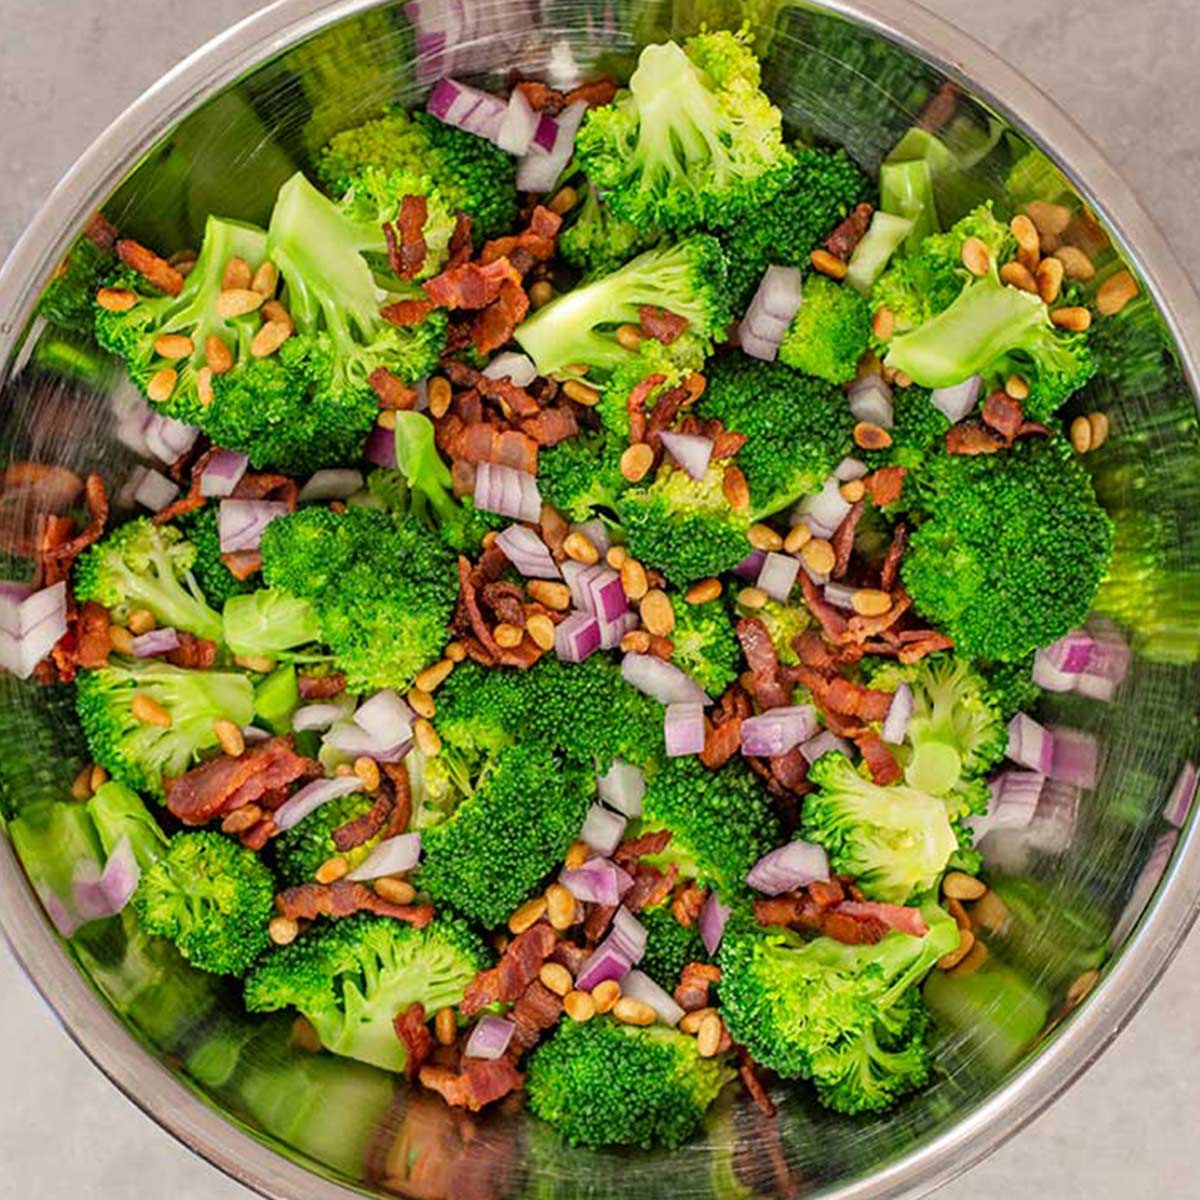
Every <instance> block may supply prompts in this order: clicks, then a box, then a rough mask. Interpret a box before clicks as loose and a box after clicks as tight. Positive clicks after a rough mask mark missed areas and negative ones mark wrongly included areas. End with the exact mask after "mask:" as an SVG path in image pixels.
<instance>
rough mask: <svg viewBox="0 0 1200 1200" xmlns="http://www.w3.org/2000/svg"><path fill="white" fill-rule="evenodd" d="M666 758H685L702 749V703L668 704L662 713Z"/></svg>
mask: <svg viewBox="0 0 1200 1200" xmlns="http://www.w3.org/2000/svg"><path fill="white" fill-rule="evenodd" d="M663 741H664V742H665V744H666V753H667V757H668V758H686V757H687V756H689V755H692V754H699V753H700V752H701V751H702V750H703V749H704V705H703V704H668V705H667V707H666V710H665V712H664V714H663Z"/></svg>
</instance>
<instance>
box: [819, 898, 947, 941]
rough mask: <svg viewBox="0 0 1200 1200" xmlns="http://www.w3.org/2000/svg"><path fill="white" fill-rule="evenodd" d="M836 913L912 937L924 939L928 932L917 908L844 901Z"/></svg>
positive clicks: (862, 901) (864, 901) (927, 927)
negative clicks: (876, 922)
mask: <svg viewBox="0 0 1200 1200" xmlns="http://www.w3.org/2000/svg"><path fill="white" fill-rule="evenodd" d="M837 911H838V912H839V913H842V914H843V915H845V916H848V917H853V918H854V919H855V920H856V921H879V922H880V923H881V924H883V925H885V926H887V928H888V929H898V930H899V931H900V932H901V933H907V934H909V935H910V936H912V937H924V936H925V935H926V934H927V933H928V932H929V926H928V925H926V924H925V918H924V917H923V916H921V910H920V909H919V908H905V907H903V906H902V905H899V904H877V903H874V902H872V901H866V900H846V901H844V902H843V903H841V904H839V905H838V906H837Z"/></svg>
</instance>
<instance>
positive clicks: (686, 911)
mask: <svg viewBox="0 0 1200 1200" xmlns="http://www.w3.org/2000/svg"><path fill="white" fill-rule="evenodd" d="M707 899H708V892H707V890H706V889H705V888H702V887H698V886H697V885H696V884H694V883H685V884H684V885H683V886H682V887H681V888H679V890H678V891H677V892H676V893H675V899H674V900H673V901H672V902H671V913H672V914H673V915H674V917H675V920H676V921H678V922H679V924H680V925H682V926H684V928H685V929H686V928H688V927H690V926H692V925H695V923H696V922H697V921H698V920H700V911H701V909H703V908H704V902H705V901H706V900H707Z"/></svg>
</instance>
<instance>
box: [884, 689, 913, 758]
mask: <svg viewBox="0 0 1200 1200" xmlns="http://www.w3.org/2000/svg"><path fill="white" fill-rule="evenodd" d="M912 714H913V691H912V688H910V687H909V686H908V684H907V683H902V684H900V686H899V687H897V688H896V690H895V691H894V692H893V693H892V702H891V704H890V705H888V711H887V716H886V717H884V719H883V729H882V730H881V731H880V736H882V738H883V740H884V741H885V742H890V743H891V744H892V745H893V746H899V745H900V743H901V742H903V741H904V739H905V737H907V736H908V723H909V722H910V721H911V720H912Z"/></svg>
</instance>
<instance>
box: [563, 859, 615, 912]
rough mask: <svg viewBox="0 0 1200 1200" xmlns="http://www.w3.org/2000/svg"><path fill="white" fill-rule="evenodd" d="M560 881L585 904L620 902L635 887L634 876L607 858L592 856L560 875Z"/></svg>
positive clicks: (613, 903)
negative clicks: (581, 864)
mask: <svg viewBox="0 0 1200 1200" xmlns="http://www.w3.org/2000/svg"><path fill="white" fill-rule="evenodd" d="M558 882H559V883H561V884H562V885H563V887H565V888H566V889H567V891H568V892H570V893H571V895H572V896H574V897H575V899H576V900H582V901H583V903H584V904H609V905H615V904H620V903H621V897H622V896H624V895H625V893H626V892H627V891H629V889H630V888H631V887H633V877H632V876H631V875H629V874H628V873H627V872H626V871H623V870H621V868H620V867H618V866H617V864H616V863H614V862H611V861H610V860H609V859H607V858H592V859H589V860H588V861H587V862H585V863H584V864H583V866H581V867H570V868H568V869H566V870H564V871H563V872H562V873H561V874H560V875H559V877H558Z"/></svg>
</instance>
